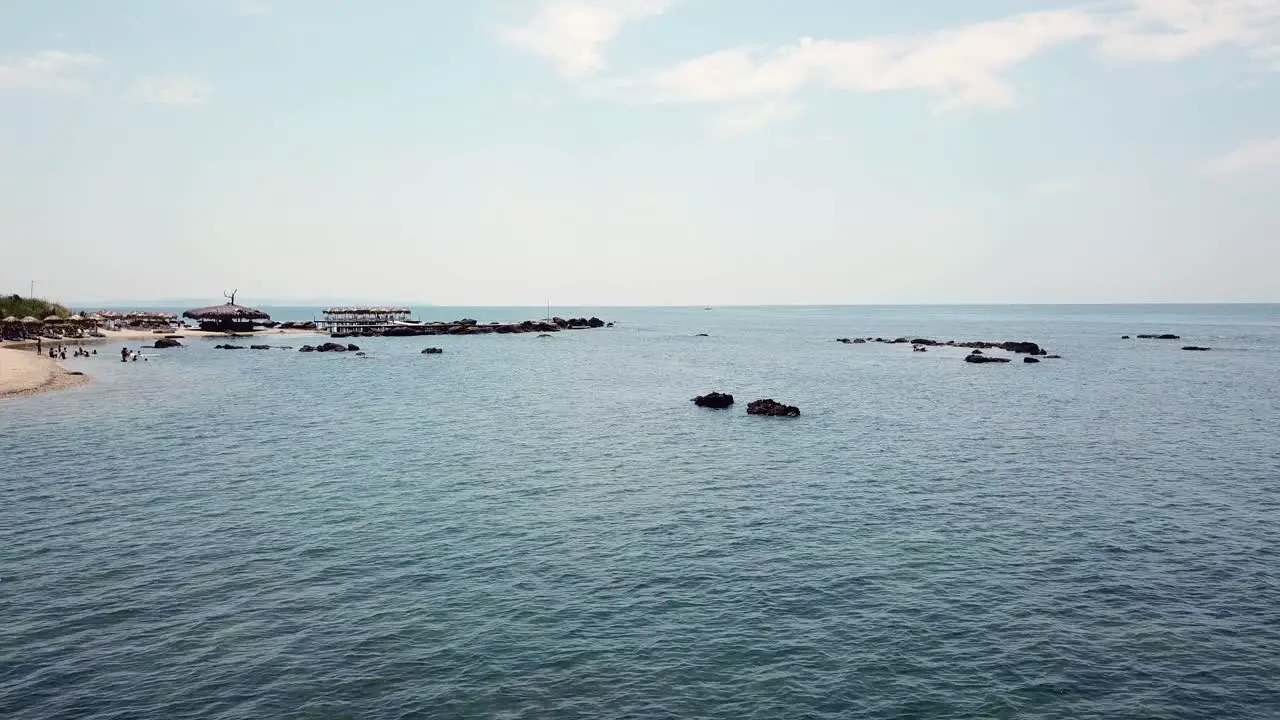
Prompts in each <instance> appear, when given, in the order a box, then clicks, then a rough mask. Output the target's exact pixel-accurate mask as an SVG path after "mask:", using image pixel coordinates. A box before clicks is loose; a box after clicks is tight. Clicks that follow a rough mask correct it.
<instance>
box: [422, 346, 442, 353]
mask: <svg viewBox="0 0 1280 720" xmlns="http://www.w3.org/2000/svg"><path fill="white" fill-rule="evenodd" d="M443 352H444V350H442V349H440V348H437V347H429V348H427V349H426V350H423V351H422V353H421V354H423V355H439V354H441V353H443Z"/></svg>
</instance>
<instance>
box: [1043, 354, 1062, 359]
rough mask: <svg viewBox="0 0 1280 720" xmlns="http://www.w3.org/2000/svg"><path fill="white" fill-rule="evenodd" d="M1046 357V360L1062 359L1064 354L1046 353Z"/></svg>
mask: <svg viewBox="0 0 1280 720" xmlns="http://www.w3.org/2000/svg"><path fill="white" fill-rule="evenodd" d="M1044 359H1045V360H1061V359H1062V356H1061V355H1045V356H1044Z"/></svg>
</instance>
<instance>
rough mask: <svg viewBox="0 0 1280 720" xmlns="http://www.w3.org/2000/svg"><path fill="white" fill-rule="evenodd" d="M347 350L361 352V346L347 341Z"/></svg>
mask: <svg viewBox="0 0 1280 720" xmlns="http://www.w3.org/2000/svg"><path fill="white" fill-rule="evenodd" d="M347 352H360V346H359V345H355V344H352V343H347Z"/></svg>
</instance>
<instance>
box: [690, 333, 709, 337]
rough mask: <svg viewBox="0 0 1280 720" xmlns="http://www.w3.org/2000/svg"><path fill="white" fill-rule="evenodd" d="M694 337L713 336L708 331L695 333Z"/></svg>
mask: <svg viewBox="0 0 1280 720" xmlns="http://www.w3.org/2000/svg"><path fill="white" fill-rule="evenodd" d="M694 337H711V336H710V335H708V334H706V333H698V334H697V335H694Z"/></svg>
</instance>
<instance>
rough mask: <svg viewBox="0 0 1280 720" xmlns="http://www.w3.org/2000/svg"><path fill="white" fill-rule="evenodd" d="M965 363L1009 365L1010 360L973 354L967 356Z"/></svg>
mask: <svg viewBox="0 0 1280 720" xmlns="http://www.w3.org/2000/svg"><path fill="white" fill-rule="evenodd" d="M964 361H965V362H969V363H979V364H981V363H1007V362H1009V358H1002V357H992V356H990V355H977V354H973V355H967V356H965V359H964Z"/></svg>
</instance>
